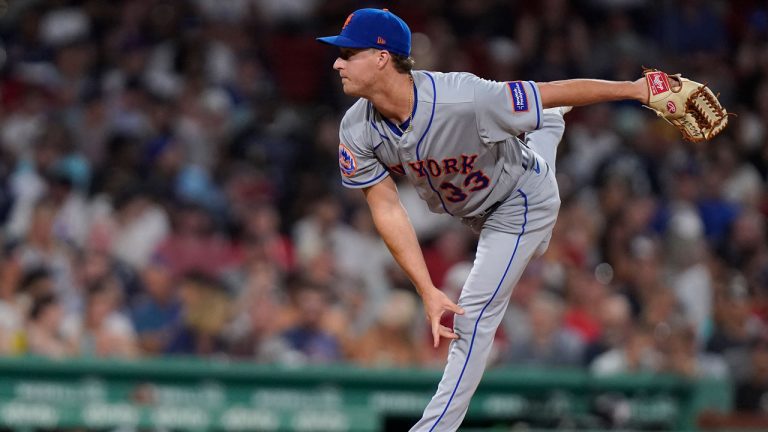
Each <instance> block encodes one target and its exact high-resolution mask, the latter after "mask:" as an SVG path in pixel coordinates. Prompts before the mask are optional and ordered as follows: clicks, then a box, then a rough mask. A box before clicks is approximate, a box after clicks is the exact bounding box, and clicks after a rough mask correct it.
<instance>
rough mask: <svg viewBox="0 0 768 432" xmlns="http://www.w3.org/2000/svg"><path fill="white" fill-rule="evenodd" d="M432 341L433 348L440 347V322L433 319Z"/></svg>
mask: <svg viewBox="0 0 768 432" xmlns="http://www.w3.org/2000/svg"><path fill="white" fill-rule="evenodd" d="M432 339H433V341H434V346H435V348H437V346H438V345H440V320H439V319H435V320H433V321H432Z"/></svg>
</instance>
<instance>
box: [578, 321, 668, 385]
mask: <svg viewBox="0 0 768 432" xmlns="http://www.w3.org/2000/svg"><path fill="white" fill-rule="evenodd" d="M663 360H664V358H663V357H662V355H661V353H659V351H658V349H657V348H656V343H655V341H654V330H653V328H652V327H649V326H645V325H636V326H634V327H633V328H632V329H631V330H630V332H629V335H628V337H627V340H626V341H625V342H624V343H623V344H622V345H620V346H618V347H616V348H613V349H611V350H609V351H606V352H604V353H603V354H601V355H599V356H597V358H595V360H594V361H593V362H592V363H591V364H590V365H589V368H590V370H591V372H592V373H593V374H595V375H598V376H602V375H616V374H627V373H638V372H645V373H649V372H651V373H652V372H658V371H659V370H660V369H661V367H662V362H663Z"/></svg>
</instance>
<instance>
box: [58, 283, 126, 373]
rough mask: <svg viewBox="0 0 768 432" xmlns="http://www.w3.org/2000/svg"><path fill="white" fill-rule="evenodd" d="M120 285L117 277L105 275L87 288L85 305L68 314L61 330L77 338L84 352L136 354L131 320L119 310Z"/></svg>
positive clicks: (109, 355)
mask: <svg viewBox="0 0 768 432" xmlns="http://www.w3.org/2000/svg"><path fill="white" fill-rule="evenodd" d="M122 298H123V296H122V289H121V287H120V285H119V281H118V280H117V279H115V278H114V277H108V278H106V279H102V280H100V281H98V282H96V283H95V284H94V285H92V286H90V287H88V288H87V291H86V300H85V309H84V310H83V313H82V315H81V314H70V315H69V316H67V317H66V319H65V320H64V322H62V327H61V331H62V332H63V333H64V334H65V335H67V337H68V338H70V339H72V340H77V341H78V342H79V346H78V351H79V353H80V355H83V356H95V357H122V358H132V357H136V356H138V355H139V346H138V343H137V340H136V333H135V331H134V329H133V325H132V324H131V321H130V320H129V319H128V317H127V316H125V315H124V314H123V313H122V312H121V311H120V310H119V308H120V306H121V304H122Z"/></svg>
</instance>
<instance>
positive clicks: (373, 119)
mask: <svg viewBox="0 0 768 432" xmlns="http://www.w3.org/2000/svg"><path fill="white" fill-rule="evenodd" d="M413 80H414V90H415V93H416V97H415V98H414V99H415V103H414V107H413V118H412V120H410V121H411V122H412V123H413V124H412V125H410V126H411V127H412V129H411V130H410V131H409V130H408V128H407V125H402V126H399V125H395V124H393V123H392V122H390V121H389V120H388V119H386V118H383V117H382V116H381V115H380V114H379V113H378V112H377V111H376V110H375V109H374V108H373V106H372V104H371V103H370V102H368V101H367V100H365V99H360V100H359V101H358V102H357V103H355V104H354V105H353V106H352V107H351V108H350V109H349V110H348V111H347V113H346V115H345V116H344V119H343V120H342V122H341V130H340V132H339V135H340V140H341V144H340V145H339V167H340V169H341V174H342V183H343V184H344V185H345V186H347V187H352V188H360V187H368V186H372V185H374V184H376V183H378V182H379V181H381V180H383V179H384V178H385V177H386V176H387V175H389V174H391V173H395V174H400V175H405V176H407V177H408V179H409V180H410V182H411V183H412V184H413V185H414V186H415V187H416V190H417V191H418V193H419V195H420V196H421V198H422V199H424V201H426V202H427V204H428V205H429V208H430V209H431V210H432V211H433V212H436V213H448V214H450V215H453V216H458V217H470V216H475V215H477V214H478V213H480V212H482V211H483V210H485V209H487V208H488V207H489V206H491V205H493V204H494V203H497V202H498V201H500V200H503V199H504V198H506V197H507V196H509V194H510V193H511V191H512V190H513V189H514V187H515V184H516V183H517V180H518V178H519V177H520V176H521V175H522V173H523V167H522V166H521V160H522V158H523V155H522V154H521V146H520V143H521V142H520V140H518V139H517V138H516V135H519V134H521V133H523V132H528V131H532V130H535V129H538V128H539V127H540V125H541V102H540V99H541V98H540V97H539V91H538V88H537V87H536V85H535V84H534V83H532V82H524V81H513V82H494V81H488V80H484V79H480V78H478V77H476V76H475V75H472V74H469V73H437V72H425V71H414V72H413ZM403 130H405V131H406V132H405V133H403Z"/></svg>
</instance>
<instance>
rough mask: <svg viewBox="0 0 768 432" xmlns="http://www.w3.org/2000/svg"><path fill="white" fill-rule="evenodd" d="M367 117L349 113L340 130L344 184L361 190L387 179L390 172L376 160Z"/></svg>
mask: <svg viewBox="0 0 768 432" xmlns="http://www.w3.org/2000/svg"><path fill="white" fill-rule="evenodd" d="M367 127H368V125H367V123H366V120H365V117H364V116H356V115H355V113H353V112H348V113H347V115H345V116H344V119H343V120H342V121H341V127H340V128H339V170H340V172H341V184H343V185H344V186H346V187H348V188H353V189H359V188H365V187H369V186H373V185H375V184H376V183H379V182H380V181H382V180H384V179H385V178H386V177H387V176H388V175H389V171H388V170H387V169H386V168H385V166H384V164H382V163H381V161H379V159H378V158H377V157H376V153H374V150H373V142H372V141H371V138H370V133H366V132H369V131H368V130H367Z"/></svg>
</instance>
